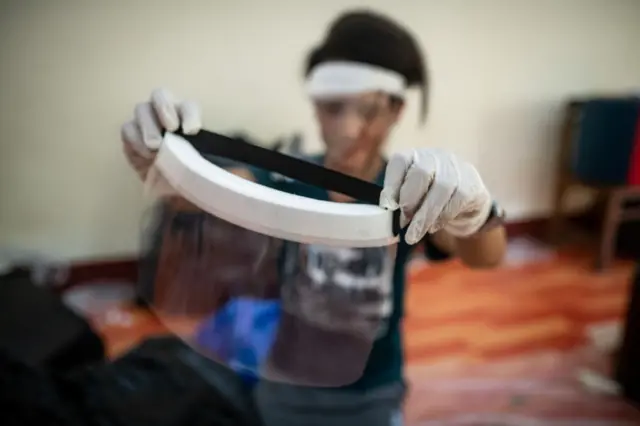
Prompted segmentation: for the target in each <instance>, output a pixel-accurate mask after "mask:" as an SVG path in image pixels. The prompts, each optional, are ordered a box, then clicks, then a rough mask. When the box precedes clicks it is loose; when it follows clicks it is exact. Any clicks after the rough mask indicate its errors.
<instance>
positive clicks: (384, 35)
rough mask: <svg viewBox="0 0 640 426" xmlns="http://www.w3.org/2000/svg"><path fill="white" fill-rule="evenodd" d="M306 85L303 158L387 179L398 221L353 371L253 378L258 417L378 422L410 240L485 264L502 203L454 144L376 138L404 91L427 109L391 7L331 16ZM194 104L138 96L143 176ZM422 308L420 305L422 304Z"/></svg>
mask: <svg viewBox="0 0 640 426" xmlns="http://www.w3.org/2000/svg"><path fill="white" fill-rule="evenodd" d="M306 86H307V87H306V89H307V92H308V94H309V97H310V99H311V101H312V103H313V106H314V109H315V113H316V118H317V121H318V124H319V128H320V130H321V135H322V140H323V141H324V144H325V148H326V150H325V152H324V153H323V155H321V156H319V157H315V158H312V159H310V160H313V161H318V162H321V163H322V164H324V166H325V167H327V168H331V169H334V170H337V171H340V172H342V173H346V174H349V175H352V176H355V177H358V178H360V179H364V180H368V181H373V182H379V183H380V184H381V185H383V186H384V190H383V192H382V195H381V199H380V204H381V206H382V207H384V208H388V209H396V208H400V209H401V211H402V222H403V223H402V224H403V225H405V226H407V225H408V226H407V227H406V232H405V233H404V235H403V237H404V238H403V241H402V242H401V243H400V245H399V247H398V249H397V253H396V258H395V270H394V271H393V274H392V277H393V278H392V283H391V284H392V289H393V291H392V292H390V293H388V294H381V295H380V298H381V299H384V298H385V297H388V298H389V300H388V301H389V304H390V306H392V309H390V310H388V311H380V312H381V315H383V316H384V328H383V329H382V330H381V332H380V334H379V336H378V338H377V340H376V341H375V344H374V346H373V349H372V351H371V353H370V355H369V359H368V362H367V365H366V368H365V371H364V373H363V374H362V377H361V378H360V379H359V380H358V381H357V382H355V383H353V384H350V385H348V386H342V387H339V388H314V387H302V386H294V385H285V384H277V383H269V382H262V383H260V385H259V386H258V387H257V389H256V401H257V404H258V407H259V409H260V412H261V415H262V418H263V420H264V422H265V424H266V425H269V426H270V425H274V426H276V425H277V426H286V425H332V426H338V425H354V424H366V425H371V426H375V425H380V426H383V425H384V426H390V425H399V424H401V423H402V414H401V413H402V401H403V395H404V392H405V386H404V381H403V369H402V365H403V353H402V338H401V322H402V315H403V295H404V288H405V268H406V264H407V261H408V258H409V251H410V246H411V245H414V244H416V243H418V242H420V241H422V240H424V243H425V244H426V245H427V252H428V253H429V254H430V257H432V258H444V257H447V256H450V255H454V256H458V257H459V258H460V259H461V260H462V261H463V262H464V263H465V264H467V265H469V266H471V267H492V266H494V265H497V264H498V263H499V262H500V260H501V259H502V257H503V254H504V251H505V245H506V237H505V232H504V229H503V227H502V214H501V211H500V209H499V208H498V207H497V205H496V204H495V203H494V202H493V200H492V198H491V196H490V194H489V192H488V191H487V189H486V188H485V186H484V184H483V182H482V179H481V178H480V176H479V175H478V172H477V171H476V169H475V168H474V167H473V166H472V165H471V164H468V163H466V162H464V161H462V160H460V159H458V158H457V157H456V156H454V155H453V154H451V153H449V152H446V151H443V150H439V149H433V148H418V149H413V150H409V151H407V152H404V153H400V154H396V155H394V156H392V157H391V159H390V160H389V161H388V162H386V161H385V159H384V157H383V155H382V153H381V152H382V147H383V145H384V143H385V142H386V140H387V139H388V136H389V134H390V133H391V130H392V128H393V127H394V125H395V124H396V123H397V122H398V120H399V119H400V117H401V116H402V112H403V107H404V98H405V92H406V90H407V89H409V88H411V87H418V88H420V89H421V91H422V96H423V102H422V107H423V108H422V114H423V118H426V112H427V108H426V106H427V92H428V89H429V87H428V78H427V72H426V69H425V65H424V63H423V60H422V55H421V52H420V49H419V47H418V44H417V42H416V41H415V39H414V38H413V37H412V35H411V34H410V33H409V32H408V31H407V30H406V29H404V28H403V27H402V26H400V25H399V24H398V23H396V22H393V21H392V20H390V19H389V18H387V17H385V16H382V15H380V14H377V13H373V12H369V11H353V12H348V13H345V14H343V15H341V16H339V17H338V18H337V19H336V20H335V21H334V22H333V23H332V25H331V26H330V28H329V30H328V32H327V34H326V36H325V38H324V40H323V41H322V43H321V44H320V45H319V46H318V47H316V48H314V49H313V50H312V51H311V52H310V53H309V55H308V58H307V61H306ZM201 125H202V123H201V114H200V110H199V108H198V106H197V104H196V103H194V102H176V101H175V100H174V98H173V97H172V95H171V94H170V93H169V92H168V91H166V90H156V91H154V92H153V93H152V95H151V99H150V101H148V102H145V103H141V104H139V105H138V106H137V107H136V109H135V117H134V119H133V120H132V121H130V122H128V123H126V124H125V125H124V126H123V128H122V137H123V141H124V151H125V153H126V155H127V158H128V160H129V162H130V163H131V165H132V166H133V167H134V168H135V170H136V171H137V172H138V173H139V175H140V176H141V177H142V178H144V177H145V175H146V172H147V170H148V168H149V166H150V164H151V162H152V161H153V152H154V149H156V148H157V147H158V146H159V144H160V143H161V141H162V138H161V134H162V131H163V130H165V129H166V130H168V131H175V130H177V129H178V128H180V127H181V128H182V130H183V131H184V132H185V133H197V132H198V131H199V129H200V128H201ZM232 171H233V172H234V173H236V174H238V175H240V176H243V177H245V178H247V179H251V180H254V181H257V182H260V183H262V184H264V185H268V186H272V187H276V188H278V189H281V190H285V191H288V192H292V193H297V194H299V195H304V196H309V197H313V198H318V199H325V200H333V201H339V202H350V201H351V200H349V199H347V198H345V197H344V196H342V195H340V194H334V193H327V192H326V191H321V190H318V189H317V188H310V187H307V186H304V185H301V184H298V183H296V182H290V181H286V180H285V181H283V180H278V181H274V180H273V179H271V177H270V175H269V174H268V173H264V172H261V171H259V170H250V169H242V168H237V169H233V170H232ZM322 255H324V253H322ZM425 309H428V307H425Z"/></svg>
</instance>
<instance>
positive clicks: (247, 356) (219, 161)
mask: <svg viewBox="0 0 640 426" xmlns="http://www.w3.org/2000/svg"><path fill="white" fill-rule="evenodd" d="M229 162H233V164H234V166H235V167H236V168H237V167H243V168H244V169H243V170H244V171H245V172H246V170H261V171H264V172H266V173H273V174H275V175H278V176H280V179H274V181H275V182H279V186H283V188H280V187H277V188H274V187H268V186H264V185H261V184H260V183H256V182H253V181H250V180H248V179H245V177H242V176H238V175H236V174H233V173H231V172H230V171H227V170H226V169H225V168H223V167H221V166H229V165H230V163H229ZM223 163H225V164H223ZM243 173H244V172H243ZM282 176H285V177H286V178H287V179H282ZM300 188H302V189H305V188H306V189H310V188H313V189H314V191H316V192H314V193H318V192H317V191H318V190H319V189H322V190H329V191H334V192H338V193H342V194H345V195H348V196H350V197H352V198H354V199H356V200H359V201H360V202H357V203H334V202H330V201H327V200H323V199H317V198H321V197H316V198H309V197H306V196H304V193H305V191H301V190H299V189H300ZM381 190H382V188H380V187H379V186H377V185H374V184H371V183H368V182H364V181H361V180H358V179H355V178H352V177H349V176H346V175H343V174H340V173H337V172H334V171H330V170H328V169H325V168H323V167H321V166H318V165H316V164H312V163H308V162H306V161H303V160H300V159H297V158H293V157H289V156H286V155H283V154H280V153H278V152H275V151H271V150H268V149H265V148H261V147H258V146H255V145H251V144H249V143H247V142H243V141H242V140H235V139H232V138H228V137H225V136H222V135H218V134H214V133H211V132H207V131H201V132H200V133H198V134H197V135H195V136H185V135H177V134H170V133H167V134H166V135H165V138H164V143H163V144H162V147H161V148H160V150H159V152H158V154H157V157H156V160H155V163H154V165H153V167H152V169H151V170H150V172H149V174H148V177H147V180H146V185H145V194H146V197H147V201H148V204H147V205H148V210H147V213H146V214H145V220H144V225H143V232H142V234H143V241H142V243H143V244H142V247H143V261H142V262H141V264H142V270H141V274H140V275H141V286H142V287H141V289H140V292H141V293H142V295H143V297H145V298H146V300H147V302H148V305H149V306H150V308H151V309H152V310H153V311H154V312H155V314H156V315H157V317H158V318H159V319H160V320H161V321H162V322H163V323H164V324H165V325H166V327H167V328H168V329H169V330H170V331H171V332H173V333H174V334H175V335H177V336H179V337H180V338H181V339H182V340H183V341H185V342H186V343H187V344H189V345H191V347H192V348H194V349H195V350H196V351H198V352H200V353H202V354H204V355H206V356H208V357H209V358H211V359H212V360H215V361H216V362H219V363H221V364H224V365H226V366H228V367H229V368H231V369H233V370H235V371H236V372H237V373H238V374H240V375H241V376H243V377H245V378H246V379H247V380H257V379H260V378H262V379H267V380H270V381H277V382H286V383H291V384H299V385H308V386H328V387H337V386H343V385H348V384H350V383H353V382H355V381H357V380H358V379H359V378H360V376H361V375H362V372H363V370H364V367H365V365H366V362H367V359H368V357H369V353H370V351H371V348H372V345H373V343H374V342H375V340H376V339H377V337H378V336H380V334H381V333H382V332H384V330H385V327H386V321H387V320H388V318H389V315H390V314H391V309H392V297H393V294H392V274H393V270H394V262H395V249H396V243H397V235H398V231H399V226H398V223H399V212H397V211H396V212H391V211H387V210H384V209H382V208H380V207H378V199H379V195H380V191H381ZM311 192H313V191H311ZM320 193H322V191H320ZM301 194H302V195H301Z"/></svg>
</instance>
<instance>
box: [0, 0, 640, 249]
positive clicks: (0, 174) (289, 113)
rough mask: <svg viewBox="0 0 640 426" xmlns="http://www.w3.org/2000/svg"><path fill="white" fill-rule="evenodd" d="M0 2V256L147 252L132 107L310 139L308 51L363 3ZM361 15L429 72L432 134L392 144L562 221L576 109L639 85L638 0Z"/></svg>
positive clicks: (383, 4) (410, 120)
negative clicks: (178, 102)
mask: <svg viewBox="0 0 640 426" xmlns="http://www.w3.org/2000/svg"><path fill="white" fill-rule="evenodd" d="M0 4H1V9H0V70H1V74H0V131H1V133H0V244H13V245H16V246H19V247H23V248H30V249H37V250H42V251H44V252H46V253H48V254H53V255H58V256H61V257H65V258H73V259H76V258H91V257H104V256H119V255H126V254H130V253H132V252H134V251H135V250H136V246H137V239H138V228H139V227H138V221H139V216H140V212H141V209H142V206H143V203H142V201H141V186H140V184H139V182H137V180H136V178H135V177H134V175H133V173H132V172H131V171H130V170H129V169H128V168H127V166H126V164H125V162H124V160H123V157H122V154H121V151H120V145H119V139H118V138H119V134H118V128H119V125H120V123H121V122H123V120H125V119H127V118H128V117H129V115H130V114H131V112H132V108H133V105H134V104H135V102H136V101H140V100H143V99H145V97H146V96H147V94H148V93H149V92H150V90H151V89H153V88H155V87H157V86H166V87H169V88H171V89H173V90H174V91H175V92H176V93H178V94H182V95H184V96H189V97H193V98H195V99H197V100H199V101H200V102H201V103H202V105H203V107H204V113H205V123H206V126H207V127H208V128H210V129H217V130H227V129H245V130H248V131H250V132H251V133H252V134H254V135H256V136H260V137H261V138H264V139H267V140H268V139H269V138H272V137H275V136H278V135H280V134H285V133H289V132H293V131H298V130H301V131H304V132H305V134H307V135H308V138H313V136H314V134H315V132H314V130H315V129H314V127H313V123H312V120H311V115H310V110H309V108H308V105H307V104H306V102H305V99H304V96H303V95H302V92H301V90H300V89H301V88H300V64H301V60H302V55H303V54H304V53H305V51H306V50H307V49H308V48H309V47H310V46H311V45H312V44H313V43H314V42H315V41H316V40H318V38H319V37H320V34H321V33H322V31H323V30H324V28H325V25H326V24H327V22H328V21H329V20H330V19H331V18H332V17H334V16H335V15H336V14H337V13H338V12H339V11H341V10H342V9H343V8H344V7H346V6H353V5H358V4H363V3H355V2H349V1H337V0H330V1H327V0H324V1H297V2H294V1H283V0H271V1H264V2H262V1H257V0H255V1H237V0H236V1H213V0H208V1H204V0H203V1H197V0H190V1H188V0H183V1H180V2H178V1H164V0H155V1H151V0H147V1H143V0H139V1H124V0H111V1H88V0H83V1H81V0H75V1H74V0H56V1H52V0H49V1H46V0H41V1H36V0H15V1H7V0H1V1H0ZM364 4H367V5H370V6H374V7H376V8H378V9H380V10H382V11H387V12H390V13H392V14H393V16H395V17H397V18H398V19H400V20H402V21H404V22H405V23H406V24H407V25H409V26H410V27H411V28H413V29H414V30H415V31H416V32H417V34H418V35H419V37H420V39H421V41H422V42H423V44H424V46H425V49H426V50H427V52H428V56H429V58H430V61H431V70H432V73H433V78H432V81H433V82H434V88H433V96H432V100H431V102H432V109H431V116H430V120H429V125H428V126H427V128H425V129H418V128H417V107H413V108H410V109H409V111H408V114H407V116H406V118H405V120H404V122H403V124H402V125H401V126H400V128H399V129H398V131H397V134H396V137H395V140H394V143H393V144H392V147H391V149H400V148H405V147H410V146H427V145H432V146H446V147H448V148H450V149H453V150H454V151H455V152H457V153H459V154H460V155H463V156H464V157H466V158H467V159H469V160H470V161H473V162H475V163H476V164H477V165H478V167H479V169H480V171H481V172H482V173H483V175H484V177H485V180H486V182H487V184H488V185H489V186H490V188H491V189H492V191H493V192H494V194H495V195H496V197H497V198H498V199H500V200H502V202H503V204H504V205H505V206H506V207H507V209H508V211H509V212H510V214H511V216H512V217H514V218H524V217H528V216H537V215H540V214H544V213H545V212H547V211H548V210H549V206H550V195H551V194H550V185H551V183H552V180H553V175H552V171H553V159H554V155H553V154H554V147H555V144H556V141H555V132H556V127H557V121H558V114H557V113H558V108H559V106H560V104H561V102H562V100H563V99H565V98H566V97H567V96H569V95H571V94H576V93H586V92H595V91H621V90H624V89H633V88H640V53H639V52H640V50H638V47H637V46H638V43H639V42H640V25H638V22H639V21H638V19H639V18H640V1H637V0H542V1H524V0H511V1H509V0H448V1H446V2H445V1H438V0H423V1H420V2H417V1H409V0H402V1H394V2H392V1H390V0H386V1H373V0H372V1H369V2H365V3H364ZM392 5H393V6H392ZM309 144H310V145H311V146H316V147H317V146H318V145H317V142H309Z"/></svg>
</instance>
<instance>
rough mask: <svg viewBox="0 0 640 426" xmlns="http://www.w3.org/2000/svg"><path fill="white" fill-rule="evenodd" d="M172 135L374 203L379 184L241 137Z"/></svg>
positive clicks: (204, 151) (207, 151) (396, 221)
mask: <svg viewBox="0 0 640 426" xmlns="http://www.w3.org/2000/svg"><path fill="white" fill-rule="evenodd" d="M175 134H177V135H179V136H180V137H182V138H184V139H186V140H187V141H188V142H189V143H191V145H193V147H194V148H195V149H196V151H198V152H199V153H200V155H202V156H203V157H205V158H207V157H209V156H217V157H222V158H226V159H227V160H231V161H238V162H241V163H244V164H246V165H249V166H252V167H257V168H260V169H264V170H267V171H270V172H275V173H279V174H281V175H283V176H286V177H289V178H291V179H295V180H297V181H300V182H303V183H306V184H308V185H312V186H316V187H319V188H323V189H326V190H327V191H333V192H338V193H340V194H344V195H346V196H348V197H351V198H354V199H356V200H360V201H363V202H365V203H368V204H374V205H378V203H379V202H380V192H381V191H382V187H381V186H380V185H376V184H374V183H371V182H367V181H364V180H361V179H357V178H354V177H352V176H349V175H345V174H343V173H339V172H336V171H334V170H330V169H327V168H325V167H322V166H320V165H318V164H314V163H311V162H308V161H305V160H301V159H299V158H295V157H290V156H288V155H285V154H282V153H280V152H277V151H273V150H271V149H268V148H263V147H261V146H258V145H254V144H251V143H248V142H246V141H244V140H242V139H239V138H238V139H236V138H231V137H229V136H224V135H220V134H218V133H213V132H210V131H207V130H201V131H199V132H198V133H197V134H196V135H185V134H184V133H182V132H175ZM393 232H394V234H398V233H399V232H400V211H399V210H397V211H395V212H394V218H393Z"/></svg>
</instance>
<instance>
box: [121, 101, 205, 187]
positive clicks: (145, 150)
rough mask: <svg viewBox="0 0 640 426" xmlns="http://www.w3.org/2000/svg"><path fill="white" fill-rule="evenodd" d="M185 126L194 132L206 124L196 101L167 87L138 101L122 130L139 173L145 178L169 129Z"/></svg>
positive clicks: (125, 145)
mask: <svg viewBox="0 0 640 426" xmlns="http://www.w3.org/2000/svg"><path fill="white" fill-rule="evenodd" d="M180 128H182V131H183V132H184V133H185V134H188V135H193V134H196V133H198V132H199V131H200V129H201V128H202V112H201V110H200V107H199V106H198V104H197V103H195V102H193V101H183V102H180V101H177V100H176V98H175V97H174V96H173V95H172V94H171V92H169V91H168V90H166V89H156V90H154V91H153V92H152V93H151V98H150V100H149V101H148V102H142V103H139V104H137V105H136V107H135V110H134V117H133V120H131V121H128V122H127V123H125V124H123V125H122V128H121V130H120V132H121V138H122V143H123V150H124V153H125V155H126V157H127V160H128V161H129V164H131V166H132V167H133V168H134V170H135V171H136V172H137V173H138V175H139V176H140V177H141V178H142V179H144V178H145V177H146V175H147V172H148V171H149V168H150V167H151V164H153V159H154V157H155V154H156V151H157V150H158V148H160V145H161V144H162V135H163V133H164V132H165V131H169V132H175V131H176V130H178V129H180Z"/></svg>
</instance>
